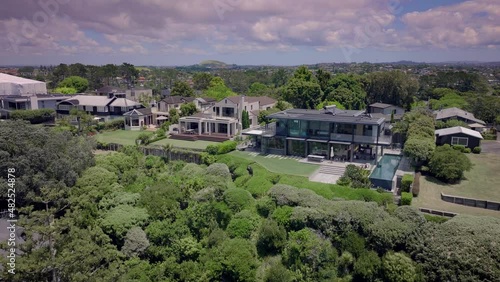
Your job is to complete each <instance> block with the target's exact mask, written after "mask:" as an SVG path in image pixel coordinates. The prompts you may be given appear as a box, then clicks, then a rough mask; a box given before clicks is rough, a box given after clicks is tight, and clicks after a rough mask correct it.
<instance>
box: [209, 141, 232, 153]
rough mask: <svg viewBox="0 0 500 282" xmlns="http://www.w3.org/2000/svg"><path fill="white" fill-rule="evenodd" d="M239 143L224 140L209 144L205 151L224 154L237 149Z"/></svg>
mask: <svg viewBox="0 0 500 282" xmlns="http://www.w3.org/2000/svg"><path fill="white" fill-rule="evenodd" d="M237 145H238V143H237V142H236V141H230V140H228V141H224V142H222V143H220V144H213V145H208V146H207V148H206V149H205V151H206V152H207V153H209V154H210V155H223V154H227V153H229V152H231V151H234V150H236V146H237Z"/></svg>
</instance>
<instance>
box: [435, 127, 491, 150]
mask: <svg viewBox="0 0 500 282" xmlns="http://www.w3.org/2000/svg"><path fill="white" fill-rule="evenodd" d="M435 134H436V144H437V145H439V146H441V145H444V144H449V145H452V146H453V145H462V146H465V147H466V148H470V149H474V148H475V147H480V146H481V140H482V139H483V136H482V135H481V133H479V132H477V131H475V130H472V129H468V128H465V127H461V126H455V127H450V128H444V129H438V130H436V131H435Z"/></svg>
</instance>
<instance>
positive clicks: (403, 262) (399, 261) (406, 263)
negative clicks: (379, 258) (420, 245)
mask: <svg viewBox="0 0 500 282" xmlns="http://www.w3.org/2000/svg"><path fill="white" fill-rule="evenodd" d="M383 268H384V277H385V278H386V279H387V281H390V282H399V281H401V282H413V281H415V279H416V276H417V273H416V270H415V266H414V264H413V261H412V260H411V258H409V257H408V256H406V255H405V254H404V253H392V252H389V253H387V254H386V255H385V256H384V258H383Z"/></svg>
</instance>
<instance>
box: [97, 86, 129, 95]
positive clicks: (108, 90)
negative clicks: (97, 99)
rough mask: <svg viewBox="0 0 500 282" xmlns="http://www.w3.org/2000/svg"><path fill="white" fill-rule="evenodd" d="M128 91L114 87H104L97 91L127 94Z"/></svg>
mask: <svg viewBox="0 0 500 282" xmlns="http://www.w3.org/2000/svg"><path fill="white" fill-rule="evenodd" d="M126 91H127V89H124V88H120V87H113V86H109V85H107V86H103V87H101V88H99V89H97V90H96V92H97V93H125V92H126Z"/></svg>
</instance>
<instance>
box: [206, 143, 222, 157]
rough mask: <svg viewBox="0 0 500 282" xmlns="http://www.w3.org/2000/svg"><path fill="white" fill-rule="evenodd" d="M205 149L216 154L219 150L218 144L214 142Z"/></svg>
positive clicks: (211, 153)
mask: <svg viewBox="0 0 500 282" xmlns="http://www.w3.org/2000/svg"><path fill="white" fill-rule="evenodd" d="M205 151H206V152H207V153H209V154H210V155H217V152H219V145H216V144H212V145H208V146H207V148H206V149H205Z"/></svg>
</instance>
